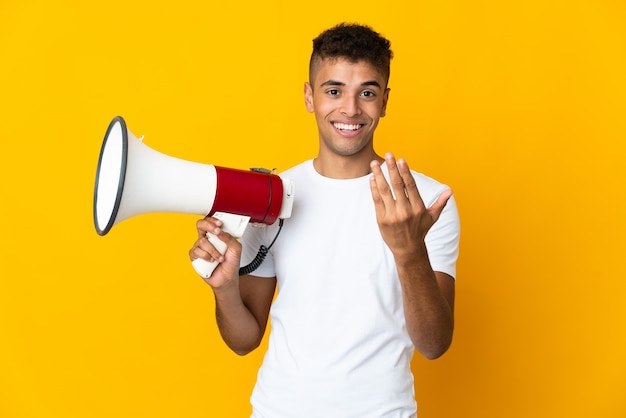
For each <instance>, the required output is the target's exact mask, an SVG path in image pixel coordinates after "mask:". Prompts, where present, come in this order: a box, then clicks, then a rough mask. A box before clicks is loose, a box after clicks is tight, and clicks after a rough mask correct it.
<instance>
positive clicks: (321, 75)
mask: <svg viewBox="0 0 626 418" xmlns="http://www.w3.org/2000/svg"><path fill="white" fill-rule="evenodd" d="M312 70H313V71H312V72H311V80H310V81H311V84H312V85H313V86H314V87H319V86H321V85H322V84H323V83H326V82H328V81H334V82H339V83H342V84H345V85H347V86H350V85H357V86H360V85H362V84H364V83H371V82H374V81H375V82H376V83H378V85H379V86H380V87H381V88H384V87H385V85H386V82H385V78H384V77H383V75H382V74H381V73H380V72H379V71H378V70H377V69H376V67H374V66H373V65H372V64H370V63H369V62H368V61H363V60H361V61H357V62H351V61H349V60H347V59H345V58H325V59H321V60H317V62H315V63H314V65H313V67H312Z"/></svg>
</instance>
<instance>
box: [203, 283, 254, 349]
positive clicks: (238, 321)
mask: <svg viewBox="0 0 626 418" xmlns="http://www.w3.org/2000/svg"><path fill="white" fill-rule="evenodd" d="M214 294H215V318H216V320H217V326H218V328H219V330H220V334H221V335H222V339H223V340H224V342H225V343H226V345H228V347H230V349H231V350H233V351H234V352H235V353H237V354H239V355H245V354H248V353H249V352H251V351H252V350H254V349H255V348H256V347H258V345H259V343H260V342H261V338H262V337H263V332H264V331H263V328H262V327H261V326H260V325H259V323H258V322H257V320H256V318H255V317H254V315H252V313H251V312H250V310H249V309H248V308H247V307H246V305H245V304H244V302H243V300H242V298H241V294H240V293H239V289H234V288H233V289H214Z"/></svg>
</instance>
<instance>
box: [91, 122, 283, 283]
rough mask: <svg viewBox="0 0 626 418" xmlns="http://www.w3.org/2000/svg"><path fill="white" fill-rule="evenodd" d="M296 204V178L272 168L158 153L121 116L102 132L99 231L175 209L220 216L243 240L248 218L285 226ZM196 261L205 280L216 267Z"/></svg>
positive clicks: (96, 194) (95, 206) (97, 188)
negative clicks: (285, 176) (229, 165)
mask: <svg viewBox="0 0 626 418" xmlns="http://www.w3.org/2000/svg"><path fill="white" fill-rule="evenodd" d="M142 139H143V137H142ZM292 207H293V183H292V181H291V180H289V179H283V178H281V177H280V176H278V175H276V174H272V173H270V172H269V171H259V170H257V171H255V170H253V171H246V170H237V169H232V168H224V167H217V166H214V165H210V164H200V163H196V162H191V161H185V160H181V159H178V158H174V157H170V156H168V155H165V154H162V153H159V152H157V151H155V150H153V149H152V148H150V147H148V146H147V145H145V144H144V143H143V142H142V140H141V139H137V138H136V137H135V136H134V135H133V134H132V133H131V132H130V131H129V130H128V128H127V127H126V122H125V121H124V119H123V118H122V117H120V116H117V117H115V118H113V120H112V121H111V123H110V124H109V127H108V129H107V131H106V135H105V136H104V141H103V143H102V148H101V150H100V158H99V160H98V170H97V172H96V185H95V189H94V200H93V218H94V224H95V227H96V231H97V232H98V234H99V235H105V234H107V233H108V232H109V231H110V230H111V228H112V227H113V226H114V225H116V224H118V223H119V222H121V221H123V220H124V219H128V218H130V217H132V216H135V215H140V214H144V213H153V212H175V213H187V214H197V215H202V216H205V215H212V216H215V217H218V218H220V219H221V220H222V222H223V226H222V229H223V230H224V231H226V232H228V233H229V234H231V235H233V236H235V237H237V238H239V237H241V236H242V235H243V232H244V230H245V228H246V226H247V225H248V222H253V223H261V224H265V225H272V224H273V223H274V222H276V220H277V219H280V220H281V225H282V219H286V218H289V217H290V216H291V209H292ZM207 237H208V238H209V240H210V241H211V243H212V244H213V245H214V246H215V247H216V248H217V249H218V250H219V251H220V252H221V253H222V254H223V253H224V252H225V251H226V244H224V243H223V242H222V241H220V240H219V239H217V237H215V236H214V235H213V234H207ZM266 250H267V248H266ZM260 253H261V252H260ZM257 261H258V260H257ZM192 264H193V266H194V268H195V269H196V271H197V272H198V274H200V275H201V276H202V277H204V278H208V277H210V276H211V274H212V273H213V270H214V269H215V267H216V266H217V262H213V263H209V262H207V261H205V260H202V259H196V260H194V261H193V263H192ZM257 264H258V263H257ZM247 273H249V270H247V272H246V274H247Z"/></svg>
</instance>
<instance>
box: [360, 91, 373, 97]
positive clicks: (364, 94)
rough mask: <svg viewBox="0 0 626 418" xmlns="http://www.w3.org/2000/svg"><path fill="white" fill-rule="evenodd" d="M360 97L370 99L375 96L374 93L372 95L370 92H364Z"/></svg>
mask: <svg viewBox="0 0 626 418" xmlns="http://www.w3.org/2000/svg"><path fill="white" fill-rule="evenodd" d="M361 96H363V97H369V98H371V97H374V96H376V93H374V92H373V91H371V90H365V91H364V92H362V93H361Z"/></svg>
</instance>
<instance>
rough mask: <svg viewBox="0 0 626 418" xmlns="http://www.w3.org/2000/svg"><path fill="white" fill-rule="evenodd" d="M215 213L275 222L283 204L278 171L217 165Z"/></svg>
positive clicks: (269, 223)
mask: <svg viewBox="0 0 626 418" xmlns="http://www.w3.org/2000/svg"><path fill="white" fill-rule="evenodd" d="M215 170H216V173H217V185H216V186H217V187H216V192H215V201H214V203H213V207H212V208H211V212H210V215H212V214H214V213H215V212H225V213H233V214H236V215H244V216H249V217H250V222H257V223H264V224H266V225H271V224H273V223H274V222H276V219H278V215H279V214H280V209H281V207H282V203H283V182H282V179H281V178H280V177H279V176H277V175H275V174H267V173H260V172H255V171H245V170H237V169H233V168H225V167H217V166H215Z"/></svg>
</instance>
